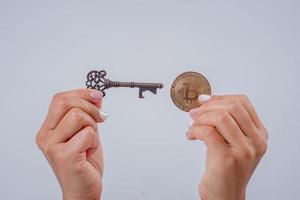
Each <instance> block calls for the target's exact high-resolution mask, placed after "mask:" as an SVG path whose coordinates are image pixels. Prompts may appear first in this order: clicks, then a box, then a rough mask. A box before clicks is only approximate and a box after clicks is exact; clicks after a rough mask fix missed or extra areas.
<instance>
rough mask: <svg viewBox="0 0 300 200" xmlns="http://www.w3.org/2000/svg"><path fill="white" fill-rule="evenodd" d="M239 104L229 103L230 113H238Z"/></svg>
mask: <svg viewBox="0 0 300 200" xmlns="http://www.w3.org/2000/svg"><path fill="white" fill-rule="evenodd" d="M241 106H242V105H241V103H240V102H238V101H232V102H230V103H229V110H231V111H232V112H239V111H240V110H241Z"/></svg>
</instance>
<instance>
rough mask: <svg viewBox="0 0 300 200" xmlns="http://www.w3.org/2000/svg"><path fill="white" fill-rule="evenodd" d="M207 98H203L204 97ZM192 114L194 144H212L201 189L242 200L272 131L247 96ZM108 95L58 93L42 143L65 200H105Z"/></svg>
mask: <svg viewBox="0 0 300 200" xmlns="http://www.w3.org/2000/svg"><path fill="white" fill-rule="evenodd" d="M202 99H203V98H202ZM204 100H205V101H201V102H200V103H201V104H202V106H201V107H199V108H196V109H194V110H192V111H191V112H190V115H191V117H192V119H193V121H192V123H191V126H190V128H189V130H188V132H187V137H188V139H190V140H202V141H204V143H205V144H206V146H207V157H206V158H207V159H206V169H205V173H204V175H203V177H202V179H201V183H200V186H199V194H200V196H201V198H202V199H203V200H218V199H222V200H227V199H228V200H240V199H244V198H245V191H246V186H247V183H248V181H249V179H250V177H251V175H252V173H253V172H254V170H255V167H256V166H257V164H258V162H259V161H260V159H261V157H262V155H263V154H264V152H265V151H266V148H267V131H266V129H265V128H264V126H263V125H262V123H261V121H260V120H259V118H258V116H257V114H256V112H255V110H254V108H253V106H252V105H251V103H250V101H249V100H248V98H246V97H245V96H214V97H213V98H212V99H211V100H209V101H207V100H208V99H207V97H205V98H204ZM101 105H102V93H101V92H99V91H97V90H89V89H78V90H73V91H67V92H61V93H58V94H56V95H55V96H54V97H53V99H52V101H51V103H50V106H49V110H48V114H47V117H46V119H45V121H44V122H43V124H42V126H41V128H40V130H39V132H38V134H37V136H36V143H37V145H38V146H39V148H40V149H41V151H42V152H43V153H44V155H45V157H46V158H47V160H48V162H49V164H50V166H51V167H52V169H53V171H54V173H55V175H56V177H57V180H58V182H59V184H60V187H61V189H62V194H63V199H64V200H71V199H72V200H77V199H78V200H79V199H80V200H87V199H88V200H96V199H97V200H99V199H100V196H101V192H102V181H101V179H102V175H103V168H104V167H103V152H102V147H101V143H100V139H99V132H98V129H97V123H102V122H103V121H104V120H105V119H106V114H105V113H104V112H102V111H101Z"/></svg>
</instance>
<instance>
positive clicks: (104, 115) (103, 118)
mask: <svg viewBox="0 0 300 200" xmlns="http://www.w3.org/2000/svg"><path fill="white" fill-rule="evenodd" d="M100 118H101V119H102V120H103V121H105V120H106V119H107V113H106V112H103V111H100Z"/></svg>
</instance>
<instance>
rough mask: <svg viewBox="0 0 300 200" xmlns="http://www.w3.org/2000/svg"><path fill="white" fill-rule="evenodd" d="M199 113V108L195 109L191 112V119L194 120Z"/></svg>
mask: <svg viewBox="0 0 300 200" xmlns="http://www.w3.org/2000/svg"><path fill="white" fill-rule="evenodd" d="M197 113H198V108H194V109H192V110H190V112H189V114H190V117H191V118H192V119H194V118H195V117H196V115H197Z"/></svg>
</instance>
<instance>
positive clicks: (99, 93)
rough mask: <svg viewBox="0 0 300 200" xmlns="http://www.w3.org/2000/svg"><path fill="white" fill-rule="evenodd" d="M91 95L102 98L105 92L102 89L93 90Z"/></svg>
mask: <svg viewBox="0 0 300 200" xmlns="http://www.w3.org/2000/svg"><path fill="white" fill-rule="evenodd" d="M90 95H91V97H93V98H94V99H101V98H102V97H103V93H102V92H101V91H98V90H92V91H91V93H90Z"/></svg>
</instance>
